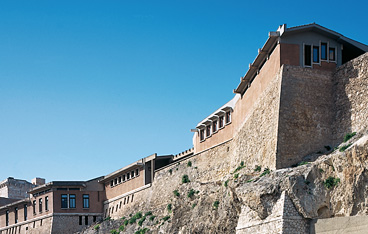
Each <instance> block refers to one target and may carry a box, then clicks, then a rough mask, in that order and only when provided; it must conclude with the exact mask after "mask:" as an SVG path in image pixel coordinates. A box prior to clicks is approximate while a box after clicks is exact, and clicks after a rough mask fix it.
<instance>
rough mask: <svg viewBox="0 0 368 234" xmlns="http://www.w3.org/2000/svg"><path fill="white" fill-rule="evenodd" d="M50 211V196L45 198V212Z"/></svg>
mask: <svg viewBox="0 0 368 234" xmlns="http://www.w3.org/2000/svg"><path fill="white" fill-rule="evenodd" d="M48 210H49V196H46V197H45V211H48Z"/></svg>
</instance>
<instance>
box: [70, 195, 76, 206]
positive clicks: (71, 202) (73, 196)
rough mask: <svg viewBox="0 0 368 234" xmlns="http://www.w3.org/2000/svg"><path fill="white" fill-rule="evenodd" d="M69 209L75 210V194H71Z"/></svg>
mask: <svg viewBox="0 0 368 234" xmlns="http://www.w3.org/2000/svg"><path fill="white" fill-rule="evenodd" d="M69 208H75V194H69Z"/></svg>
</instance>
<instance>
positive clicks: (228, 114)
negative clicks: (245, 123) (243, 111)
mask: <svg viewBox="0 0 368 234" xmlns="http://www.w3.org/2000/svg"><path fill="white" fill-rule="evenodd" d="M225 122H226V123H227V124H228V123H230V122H231V112H230V111H228V112H226V118H225Z"/></svg>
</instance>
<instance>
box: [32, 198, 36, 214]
mask: <svg viewBox="0 0 368 234" xmlns="http://www.w3.org/2000/svg"><path fill="white" fill-rule="evenodd" d="M32 208H33V214H34V215H35V214H36V200H34V201H33V203H32Z"/></svg>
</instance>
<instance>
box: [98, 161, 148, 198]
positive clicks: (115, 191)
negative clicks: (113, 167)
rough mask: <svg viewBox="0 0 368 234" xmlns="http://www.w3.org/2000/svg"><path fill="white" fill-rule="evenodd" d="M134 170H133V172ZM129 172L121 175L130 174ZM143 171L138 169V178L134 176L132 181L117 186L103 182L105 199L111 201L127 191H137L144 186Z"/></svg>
mask: <svg viewBox="0 0 368 234" xmlns="http://www.w3.org/2000/svg"><path fill="white" fill-rule="evenodd" d="M135 169H136V168H134V171H135ZM130 171H131V170H127V171H126V172H124V173H122V174H126V173H127V172H130ZM116 176H117V177H119V176H120V174H117V175H116ZM114 178H115V177H114ZM144 184H145V181H144V170H143V168H142V167H141V168H139V176H136V177H134V178H132V179H129V180H128V181H125V182H121V183H120V184H118V185H115V186H113V187H111V186H110V181H107V182H105V190H106V199H107V200H109V199H112V198H114V197H117V196H119V195H121V194H124V193H127V192H129V191H132V190H134V189H137V188H139V187H142V186H144Z"/></svg>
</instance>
